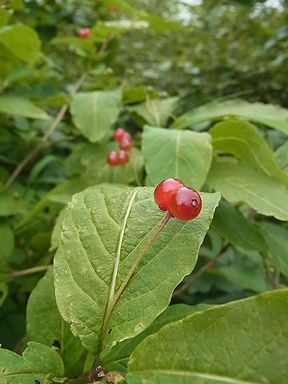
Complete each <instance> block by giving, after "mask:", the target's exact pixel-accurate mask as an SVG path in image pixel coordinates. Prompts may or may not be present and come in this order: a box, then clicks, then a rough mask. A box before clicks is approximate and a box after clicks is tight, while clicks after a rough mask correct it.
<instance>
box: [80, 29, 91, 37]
mask: <svg viewBox="0 0 288 384" xmlns="http://www.w3.org/2000/svg"><path fill="white" fill-rule="evenodd" d="M90 32H91V30H90V28H81V29H79V31H78V36H79V37H81V39H87V37H89V35H90Z"/></svg>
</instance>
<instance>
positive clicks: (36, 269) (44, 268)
mask: <svg viewBox="0 0 288 384" xmlns="http://www.w3.org/2000/svg"><path fill="white" fill-rule="evenodd" d="M48 268H49V265H40V266H39V267H32V268H27V269H22V270H21V271H12V272H10V276H11V277H17V276H25V275H31V274H32V273H37V272H43V271H47V269H48Z"/></svg>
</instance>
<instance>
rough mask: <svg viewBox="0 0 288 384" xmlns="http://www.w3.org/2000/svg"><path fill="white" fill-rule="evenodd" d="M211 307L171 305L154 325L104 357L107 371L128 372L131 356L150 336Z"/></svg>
mask: <svg viewBox="0 0 288 384" xmlns="http://www.w3.org/2000/svg"><path fill="white" fill-rule="evenodd" d="M208 307H209V305H206V304H199V305H193V306H191V305H185V304H175V305H170V306H169V307H168V308H167V309H166V310H165V311H164V312H163V313H161V314H160V315H159V316H158V317H157V318H156V319H155V320H154V321H153V323H152V324H151V325H150V326H149V327H148V328H147V329H146V330H145V331H144V332H142V333H140V334H139V335H137V336H135V337H133V338H132V339H128V340H124V341H122V342H121V343H118V344H116V345H115V347H113V348H112V350H111V352H110V353H109V354H108V356H104V357H103V364H104V365H105V368H106V369H109V370H118V371H123V370H126V367H127V363H128V359H129V356H130V355H131V353H132V352H133V351H134V349H135V348H136V347H137V345H138V344H140V343H141V341H143V340H144V339H145V338H146V337H147V336H150V335H152V334H154V333H156V332H158V331H159V330H160V329H161V328H163V327H164V326H165V325H166V324H169V323H172V322H174V321H177V320H180V319H183V318H184V317H186V316H188V315H191V314H192V313H195V312H200V311H203V310H205V309H207V308H208Z"/></svg>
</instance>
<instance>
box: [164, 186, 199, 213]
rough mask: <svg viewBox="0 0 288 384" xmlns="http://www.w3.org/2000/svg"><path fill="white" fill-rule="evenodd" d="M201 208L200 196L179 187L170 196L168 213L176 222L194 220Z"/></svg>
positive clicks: (192, 190) (188, 189) (186, 188)
mask: <svg viewBox="0 0 288 384" xmlns="http://www.w3.org/2000/svg"><path fill="white" fill-rule="evenodd" d="M201 208H202V200H201V196H200V195H199V193H198V192H197V191H196V190H195V189H193V188H188V187H181V188H179V189H178V190H177V191H176V192H175V193H174V194H173V195H172V196H171V199H170V206H169V212H170V214H171V216H174V217H175V218H176V219H178V220H192V219H195V217H197V216H198V215H199V213H200V211H201Z"/></svg>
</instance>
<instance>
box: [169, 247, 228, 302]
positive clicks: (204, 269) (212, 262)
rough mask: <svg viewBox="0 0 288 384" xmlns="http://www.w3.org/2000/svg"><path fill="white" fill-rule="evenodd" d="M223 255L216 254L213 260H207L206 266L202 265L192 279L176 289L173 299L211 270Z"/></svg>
mask: <svg viewBox="0 0 288 384" xmlns="http://www.w3.org/2000/svg"><path fill="white" fill-rule="evenodd" d="M223 254H224V251H222V252H220V253H218V255H217V256H215V257H214V259H212V260H209V261H208V262H207V263H206V264H204V265H203V266H202V267H201V268H200V269H199V270H198V271H197V272H196V273H195V274H194V275H193V276H192V278H191V279H190V280H189V281H187V283H184V284H182V285H181V286H180V287H179V288H176V289H175V291H174V293H173V298H175V297H177V296H179V295H181V293H183V292H184V291H186V289H188V288H190V287H192V285H193V284H194V283H195V282H196V281H197V280H199V279H200V277H201V276H202V275H203V274H204V273H205V272H207V271H208V270H209V269H211V268H212V267H213V266H214V265H215V264H216V262H217V261H218V260H219V259H220V257H221V256H222V255H223Z"/></svg>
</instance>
